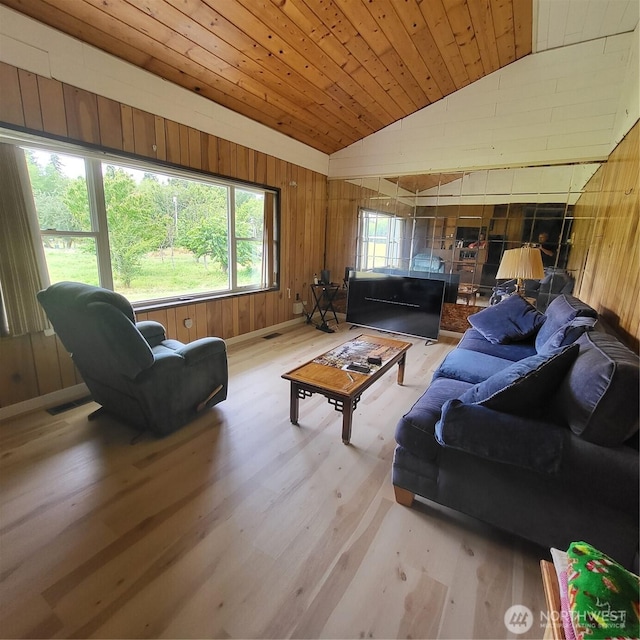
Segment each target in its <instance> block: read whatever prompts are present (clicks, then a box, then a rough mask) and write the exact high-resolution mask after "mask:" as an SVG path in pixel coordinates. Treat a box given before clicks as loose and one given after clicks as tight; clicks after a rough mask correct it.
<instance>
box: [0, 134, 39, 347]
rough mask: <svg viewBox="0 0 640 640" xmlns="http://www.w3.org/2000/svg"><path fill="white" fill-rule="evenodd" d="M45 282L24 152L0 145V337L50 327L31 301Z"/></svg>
mask: <svg viewBox="0 0 640 640" xmlns="http://www.w3.org/2000/svg"><path fill="white" fill-rule="evenodd" d="M48 284H49V282H48V276H47V270H46V264H45V258H44V251H43V249H42V243H41V241H40V234H39V229H38V220H37V214H36V209H35V204H34V202H33V195H32V192H31V185H30V182H29V174H28V171H27V163H26V160H25V156H24V152H23V151H22V149H20V148H19V147H14V146H12V145H9V144H3V143H0V336H20V335H24V334H26V333H37V332H38V331H43V330H44V329H46V328H47V327H48V326H49V324H48V322H47V317H46V315H45V313H44V311H43V310H42V307H40V305H39V304H38V301H37V299H36V293H37V292H38V291H40V289H43V288H45V287H46V286H47V285H48Z"/></svg>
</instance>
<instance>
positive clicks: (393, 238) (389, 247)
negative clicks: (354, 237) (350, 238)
mask: <svg viewBox="0 0 640 640" xmlns="http://www.w3.org/2000/svg"><path fill="white" fill-rule="evenodd" d="M403 229H404V219H403V218H399V217H397V216H394V215H391V214H389V213H381V212H379V211H370V210H367V209H361V210H360V216H359V233H358V250H357V253H358V255H357V262H358V269H362V270H367V269H376V268H398V267H399V266H400V258H401V246H402V237H403Z"/></svg>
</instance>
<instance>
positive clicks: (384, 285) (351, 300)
mask: <svg viewBox="0 0 640 640" xmlns="http://www.w3.org/2000/svg"><path fill="white" fill-rule="evenodd" d="M444 287H445V283H444V281H442V280H430V279H427V278H410V277H406V276H391V275H383V274H378V273H376V274H373V273H370V272H352V274H351V277H350V278H349V290H348V295H347V322H350V323H352V324H357V325H361V326H363V327H371V328H373V329H380V330H382V331H391V332H393V333H402V334H405V335H409V336H419V337H421V338H428V339H431V340H437V338H438V332H439V330H440V315H441V314H442V301H443V297H444Z"/></svg>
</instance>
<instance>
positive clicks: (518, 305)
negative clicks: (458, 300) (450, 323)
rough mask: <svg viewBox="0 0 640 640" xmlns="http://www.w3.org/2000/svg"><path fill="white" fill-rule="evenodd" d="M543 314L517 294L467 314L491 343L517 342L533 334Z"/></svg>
mask: <svg viewBox="0 0 640 640" xmlns="http://www.w3.org/2000/svg"><path fill="white" fill-rule="evenodd" d="M545 319H546V318H545V316H544V314H542V313H540V312H539V311H538V310H537V309H536V308H535V307H534V306H533V305H531V304H529V303H528V302H527V301H526V300H525V299H524V298H523V297H522V296H519V295H517V294H515V295H512V296H509V297H508V298H506V299H505V300H503V301H502V302H499V303H498V304H495V305H493V306H491V307H487V308H486V309H483V310H482V311H479V312H478V313H474V314H473V315H470V316H469V323H470V324H471V326H472V327H473V328H474V329H476V330H477V331H479V332H480V333H481V334H482V335H483V336H484V337H485V339H487V340H488V341H489V342H491V343H493V344H506V343H508V342H517V341H518V340H524V339H526V338H529V337H530V336H532V335H534V334H535V333H536V332H537V331H538V330H539V329H540V327H541V326H542V324H543V323H544V321H545Z"/></svg>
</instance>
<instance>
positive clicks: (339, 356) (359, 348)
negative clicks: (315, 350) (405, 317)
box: [313, 338, 401, 374]
mask: <svg viewBox="0 0 640 640" xmlns="http://www.w3.org/2000/svg"><path fill="white" fill-rule="evenodd" d="M400 351H401V349H399V348H398V347H391V346H387V345H380V344H374V343H372V342H367V341H365V340H358V338H355V339H354V340H350V341H349V342H346V343H345V344H341V345H340V346H338V347H336V348H335V349H332V350H331V351H327V353H323V354H322V355H320V356H318V357H317V358H315V359H314V360H313V362H315V363H316V364H322V365H325V366H327V367H335V368H336V369H344V370H345V371H357V372H358V373H364V374H370V373H374V372H375V371H377V370H378V369H380V367H382V365H384V363H385V362H386V361H387V360H390V359H391V358H393V357H394V356H395V355H397V354H398V353H399V352H400ZM369 358H372V359H376V358H380V362H379V363H375V364H374V363H371V362H369ZM351 365H356V367H358V366H360V367H362V368H363V370H358V368H354V367H352V366H351Z"/></svg>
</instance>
